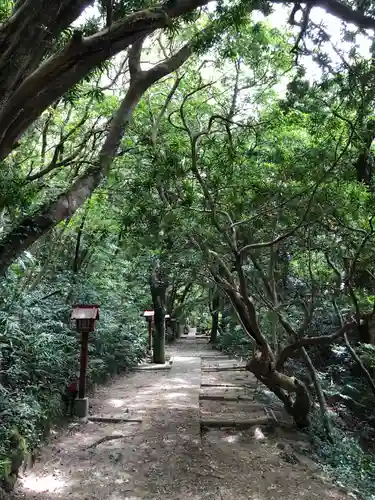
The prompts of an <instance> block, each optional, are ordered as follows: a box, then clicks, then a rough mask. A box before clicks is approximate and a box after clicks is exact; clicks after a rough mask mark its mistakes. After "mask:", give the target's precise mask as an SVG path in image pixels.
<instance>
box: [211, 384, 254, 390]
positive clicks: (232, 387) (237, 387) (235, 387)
mask: <svg viewBox="0 0 375 500" xmlns="http://www.w3.org/2000/svg"><path fill="white" fill-rule="evenodd" d="M201 387H225V388H228V389H246V387H242V386H240V385H232V384H201Z"/></svg>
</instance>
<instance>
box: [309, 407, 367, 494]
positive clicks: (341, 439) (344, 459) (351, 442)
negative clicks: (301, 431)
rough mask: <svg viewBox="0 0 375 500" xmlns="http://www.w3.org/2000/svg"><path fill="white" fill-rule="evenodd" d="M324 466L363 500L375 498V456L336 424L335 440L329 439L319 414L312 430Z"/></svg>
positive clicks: (342, 484) (310, 431)
mask: <svg viewBox="0 0 375 500" xmlns="http://www.w3.org/2000/svg"><path fill="white" fill-rule="evenodd" d="M309 433H310V435H311V438H312V442H313V444H314V445H315V448H316V451H317V454H318V456H319V457H320V458H321V460H322V462H323V467H324V469H325V470H326V471H327V472H328V473H330V474H331V476H333V477H334V478H336V481H337V483H338V484H339V485H341V486H344V487H345V488H346V489H348V490H350V491H354V492H355V493H358V494H359V497H360V498H362V499H363V500H375V494H374V484H375V456H374V455H373V454H371V453H369V452H365V451H364V450H363V449H362V448H361V446H360V445H359V443H358V441H357V440H356V439H355V438H353V437H349V436H347V435H346V434H345V433H344V432H343V431H342V430H340V429H339V428H337V427H336V428H334V432H333V436H332V438H333V442H329V441H327V439H326V433H325V430H324V429H323V426H322V423H321V419H320V418H319V417H318V416H316V418H315V419H314V420H313V422H312V426H311V428H310V430H309Z"/></svg>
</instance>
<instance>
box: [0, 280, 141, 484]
mask: <svg viewBox="0 0 375 500" xmlns="http://www.w3.org/2000/svg"><path fill="white" fill-rule="evenodd" d="M85 287H86V289H82V290H77V294H79V298H80V300H81V301H82V302H84V301H87V302H99V303H100V304H101V313H100V321H99V322H98V323H97V328H96V331H95V332H94V333H93V334H92V335H90V343H89V370H88V381H89V386H91V387H92V386H93V385H94V384H95V383H100V382H103V381H105V380H106V379H108V378H109V377H111V376H114V375H116V374H118V373H121V372H123V371H126V370H128V369H130V368H131V367H132V366H134V365H136V364H137V363H138V362H139V360H140V359H142V358H143V357H144V356H145V352H146V343H147V340H146V339H147V332H146V328H145V325H144V321H143V318H140V316H139V306H138V305H137V304H136V303H135V302H134V301H131V300H130V301H129V302H127V304H126V305H125V306H123V307H119V304H118V303H116V301H115V300H114V299H113V296H112V295H111V293H109V292H106V293H103V292H102V293H100V297H99V296H98V295H99V293H98V292H95V288H94V287H93V284H92V283H90V282H88V283H87V284H86V285H85ZM53 289H56V283H54V287H53V288H52V285H51V284H49V285H44V286H41V287H39V288H38V291H37V292H36V291H34V292H32V293H30V294H23V295H22V299H21V297H20V296H14V289H13V288H12V286H9V287H8V289H7V290H6V291H5V290H3V308H2V310H1V311H0V368H1V372H0V374H1V379H0V421H1V426H0V484H1V483H2V484H3V485H6V484H5V483H6V481H7V477H8V476H9V472H10V468H11V463H12V456H13V455H14V445H12V435H13V434H14V433H15V432H18V433H19V435H20V436H21V438H22V439H23V440H24V442H25V452H26V450H28V451H32V450H34V449H35V448H37V447H38V446H40V445H41V443H42V442H43V441H44V439H45V438H46V436H47V435H48V432H49V428H50V425H51V422H54V421H57V420H58V419H59V418H61V416H62V411H61V410H62V405H61V397H60V391H61V390H62V389H63V388H64V386H66V385H67V384H68V383H69V382H71V380H72V378H73V377H74V376H75V374H76V373H77V370H78V368H79V351H80V349H79V347H80V346H79V337H78V335H77V333H76V332H75V331H74V329H72V328H71V324H70V320H69V315H70V310H71V306H70V305H69V304H68V303H67V300H66V296H65V297H64V295H63V294H60V293H57V294H53V295H50V294H51V293H52V290H53ZM48 295H50V296H48ZM43 297H45V298H43ZM99 299H100V300H99ZM12 446H13V447H12Z"/></svg>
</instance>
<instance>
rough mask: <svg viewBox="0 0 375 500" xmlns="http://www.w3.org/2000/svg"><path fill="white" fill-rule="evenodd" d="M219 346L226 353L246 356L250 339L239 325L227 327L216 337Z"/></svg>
mask: <svg viewBox="0 0 375 500" xmlns="http://www.w3.org/2000/svg"><path fill="white" fill-rule="evenodd" d="M218 345H219V348H220V349H221V350H222V351H224V352H227V353H228V354H238V355H240V356H248V354H249V351H250V349H251V341H250V340H249V338H248V337H247V335H246V334H245V333H244V331H243V329H242V328H241V327H240V326H235V327H232V328H227V329H226V330H225V331H224V332H222V333H221V334H220V335H219V337H218Z"/></svg>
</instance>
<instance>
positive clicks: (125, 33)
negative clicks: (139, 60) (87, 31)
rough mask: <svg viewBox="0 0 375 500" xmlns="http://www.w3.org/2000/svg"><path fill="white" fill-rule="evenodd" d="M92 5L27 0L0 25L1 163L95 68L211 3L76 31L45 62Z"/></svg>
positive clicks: (180, 4)
mask: <svg viewBox="0 0 375 500" xmlns="http://www.w3.org/2000/svg"><path fill="white" fill-rule="evenodd" d="M92 3H93V2H92V1H90V0H60V1H58V0H27V1H26V2H24V3H23V4H19V5H20V7H19V8H16V10H15V12H14V14H13V15H12V16H11V17H10V18H9V19H8V20H7V21H6V22H5V23H3V25H2V26H1V27H0V99H1V101H0V159H4V158H6V157H7V156H8V155H9V153H10V152H11V151H12V150H13V149H14V148H15V147H16V144H17V141H18V140H19V139H20V137H21V136H22V135H23V133H24V132H25V131H26V130H27V128H28V127H29V126H30V125H31V124H32V123H33V122H34V121H35V120H36V119H37V118H38V117H39V116H40V115H41V114H42V113H43V111H45V110H46V109H47V108H48V107H49V106H50V105H51V104H53V103H54V102H55V101H56V100H58V99H59V98H61V97H62V96H63V95H64V94H65V93H66V92H67V91H68V90H69V89H70V88H71V87H73V86H74V85H75V84H77V83H78V82H79V81H81V80H82V79H83V78H84V77H85V76H87V75H88V74H89V73H90V71H92V70H93V69H94V68H95V67H98V66H99V65H100V64H102V63H103V62H104V61H106V60H108V59H110V58H111V57H113V56H114V55H116V54H118V53H119V52H121V51H122V50H124V49H126V48H127V47H129V46H130V45H133V44H134V43H135V42H137V41H138V40H139V39H140V38H144V37H145V36H147V35H149V34H150V33H152V32H153V31H155V30H156V29H158V28H164V27H166V26H167V25H168V24H169V22H170V19H173V18H176V17H180V16H182V15H184V14H187V13H189V12H192V11H194V10H195V9H196V8H198V7H201V6H202V5H204V4H206V3H208V2H207V0H180V1H177V2H176V1H174V2H166V3H164V5H162V6H159V7H156V8H151V9H147V10H142V11H139V12H135V13H133V14H130V15H128V16H126V17H124V18H123V19H120V20H119V21H118V22H115V23H113V24H112V26H111V27H110V28H109V29H108V28H105V29H103V30H102V31H100V32H98V33H96V34H94V35H92V36H88V37H82V33H80V32H78V31H76V32H75V33H73V36H72V38H71V40H70V41H69V42H68V43H67V44H66V46H65V47H64V48H63V49H62V50H60V51H59V52H57V53H55V54H53V55H51V56H50V57H49V58H48V59H47V60H44V61H43V59H44V58H45V56H46V55H47V51H48V50H50V47H51V45H53V41H54V40H55V39H56V38H57V37H58V36H59V34H60V33H61V32H62V31H63V30H64V29H66V28H67V27H69V26H70V25H71V23H72V22H73V21H74V20H75V19H76V18H77V17H78V16H79V15H80V13H81V12H82V11H83V9H84V8H85V7H86V6H88V5H90V4H92ZM30 48H33V49H32V50H30Z"/></svg>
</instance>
